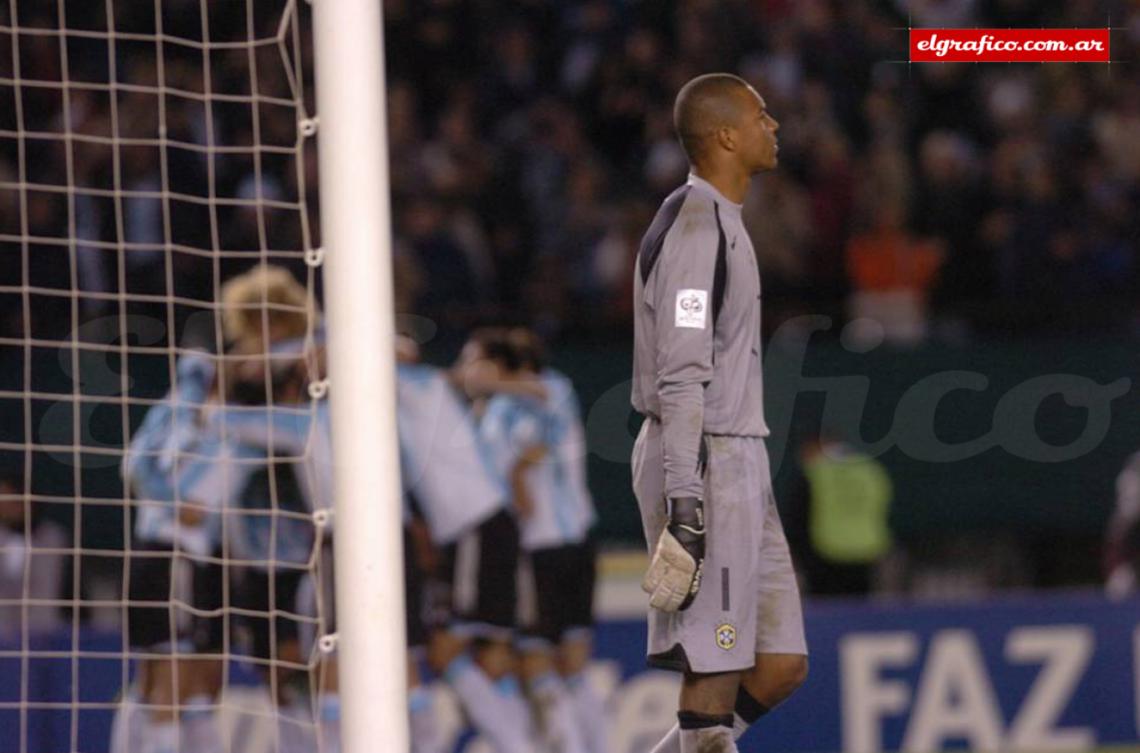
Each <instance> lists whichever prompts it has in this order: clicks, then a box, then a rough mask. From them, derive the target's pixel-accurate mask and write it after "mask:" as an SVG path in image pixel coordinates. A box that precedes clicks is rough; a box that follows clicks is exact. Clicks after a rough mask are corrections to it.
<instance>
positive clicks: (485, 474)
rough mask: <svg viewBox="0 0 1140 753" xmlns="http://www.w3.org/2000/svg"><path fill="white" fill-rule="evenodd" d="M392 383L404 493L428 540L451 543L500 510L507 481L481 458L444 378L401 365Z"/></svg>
mask: <svg viewBox="0 0 1140 753" xmlns="http://www.w3.org/2000/svg"><path fill="white" fill-rule="evenodd" d="M396 377H397V379H396V398H397V403H396V405H397V426H398V429H399V436H400V459H401V467H402V473H403V484H404V490H405V492H407V493H410V494H412V495H413V496H414V497H415V498H416V501H417V502H418V503H419V506H420V509H421V510H422V512H423V514H424V518H425V520H426V521H427V524H428V528H429V529H430V530H431V535H432V539H433V540H434V541H435V542H436V543H437V544H446V543H451V542H453V541H455V540H456V539H457V538H459V536H460V535H461V534H463V533H464V532H466V531H467V530H469V529H471V528H472V527H474V526H476V525H478V524H479V523H482V522H483V521H484V520H487V519H488V518H490V517H491V516H492V515H494V514H495V513H497V512H498V511H500V510H502V509H504V508H505V506H506V503H507V489H506V479H505V477H503V476H502V475H501V474H500V473H498V472H497V469H496V467H495V466H494V464H493V463H492V462H491V459H490V458H489V457H488V456H487V455H486V453H485V452H484V446H483V444H482V443H481V442H480V441H479V436H478V426H477V424H476V422H475V420H474V417H473V416H472V415H471V411H470V410H469V408H468V406H467V402H466V401H465V400H464V399H463V397H462V396H461V395H460V394H459V392H458V391H457V390H456V389H455V388H454V387H453V386H452V384H451V382H450V381H449V380H448V378H447V375H446V373H444V372H443V371H441V370H440V369H437V368H434V367H431V366H422V365H409V364H400V365H399V366H398V367H397V370H396Z"/></svg>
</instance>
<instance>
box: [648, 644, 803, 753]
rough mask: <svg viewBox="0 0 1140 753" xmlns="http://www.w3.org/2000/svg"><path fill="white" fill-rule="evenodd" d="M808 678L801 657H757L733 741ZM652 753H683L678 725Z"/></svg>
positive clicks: (736, 710)
mask: <svg viewBox="0 0 1140 753" xmlns="http://www.w3.org/2000/svg"><path fill="white" fill-rule="evenodd" d="M806 678H807V657H806V656H803V655H801V654H756V666H755V667H753V668H752V669H751V670H749V671H748V672H746V673H745V674H744V676H743V677H742V678H741V682H740V689H739V690H738V691H737V694H736V702H735V704H734V705H733V715H732V716H733V723H732V731H733V737H734V738H735V739H737V740H739V739H740V738H741V737H742V736H743V735H744V733H745V732H747V731H748V729H749V728H750V727H751V726H752V725H753V724H755V723H756V722H758V721H759V720H760V719H761V717H763V716H764V715H765V714H767V713H768V712H769V711H771V710H772V709H774V708H776V706H778V705H779V704H780V703H782V702H783V701H784V700H786V699H787V698H788V697H789V696H791V695H792V694H793V693H794V692H796V689H797V688H799V687H800V685H802V684H803V682H804V680H805V679H806ZM652 753H681V728H680V726H679V725H674V726H673V728H672V729H671V730H669V732H668V733H666V735H665V737H664V738H663V739H662V740H661V742H659V743H657V747H655V748H654V749H653V751H652Z"/></svg>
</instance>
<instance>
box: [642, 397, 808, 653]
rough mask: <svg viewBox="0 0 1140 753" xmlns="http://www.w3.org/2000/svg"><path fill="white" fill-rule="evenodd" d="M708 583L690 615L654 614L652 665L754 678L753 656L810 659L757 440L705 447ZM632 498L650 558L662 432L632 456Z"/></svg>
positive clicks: (652, 431) (657, 516)
mask: <svg viewBox="0 0 1140 753" xmlns="http://www.w3.org/2000/svg"><path fill="white" fill-rule="evenodd" d="M704 441H705V443H706V447H707V449H708V464H707V466H706V470H705V476H704V482H705V501H704V511H705V527H706V530H707V531H708V533H707V535H706V539H705V562H704V575H703V579H702V581H701V590H700V591H699V592H698V594H697V597H696V599H695V600H694V601H693V604H692V605H691V606H690V607H689V608H688V609H686V610H685V611H683V612H671V613H670V612H662V611H660V610H657V609H652V608H651V609H650V610H649V647H648V654H649V664H650V665H651V666H654V667H659V668H661V669H671V670H675V671H688V672H695V673H709V672H731V671H736V670H746V669H750V668H751V667H752V666H753V665H754V664H755V661H756V659H755V655H756V654H758V653H760V654H804V655H806V654H807V642H806V640H805V638H804V621H803V609H802V607H801V605H800V592H799V587H798V585H797V584H796V574H795V570H794V569H793V567H792V558H791V554H790V553H789V551H788V542H787V539H785V537H784V528H783V526H782V525H781V523H780V516H779V513H778V512H777V510H776V502H775V498H774V497H773V495H772V479H771V472H770V470H769V466H768V452H767V450H766V449H765V447H764V440H763V439H761V438H759V437H727V436H712V435H706V436H705V437H704ZM633 488H634V494H635V495H636V496H637V503H638V507H639V508H640V509H641V521H642V525H643V526H644V528H645V538H646V541H647V542H648V545H649V549H650V553H651V554H652V550H653V548H654V547H655V546H656V544H657V539H658V537H659V536H660V535H661V531H662V529H663V528H664V527H665V524H666V513H665V500H664V489H665V470H664V466H663V464H662V456H661V424H660V423H658V422H657V421H654V420H651V419H647V420H646V421H645V423H644V424H642V427H641V432H640V433H639V434H638V437H637V443H636V444H635V445H634V450H633Z"/></svg>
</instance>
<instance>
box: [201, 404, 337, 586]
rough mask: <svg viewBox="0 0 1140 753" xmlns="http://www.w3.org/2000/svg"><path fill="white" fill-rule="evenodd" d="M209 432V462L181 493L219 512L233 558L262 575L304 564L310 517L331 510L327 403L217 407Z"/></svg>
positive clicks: (310, 544)
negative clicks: (279, 566) (273, 566)
mask: <svg viewBox="0 0 1140 753" xmlns="http://www.w3.org/2000/svg"><path fill="white" fill-rule="evenodd" d="M209 433H210V436H211V437H212V443H211V444H209V445H208V446H209V447H210V448H211V449H213V450H214V455H213V456H212V457H204V458H203V459H202V463H201V466H202V467H200V468H199V467H195V468H193V469H192V470H193V471H194V472H195V473H196V480H195V483H194V484H193V485H189V484H187V485H186V486H187V487H188V489H187V493H188V494H194V495H196V496H200V497H204V498H210V499H213V500H216V504H217V505H218V506H219V507H221V508H223V509H224V510H225V512H226V532H227V535H228V536H229V537H230V541H231V546H232V549H231V557H233V558H234V559H239V560H244V561H246V562H248V563H250V564H253V565H254V566H255V567H260V568H266V567H268V565H269V563H271V562H277V563H281V562H285V563H291V564H302V563H305V562H307V561H308V559H309V557H310V556H311V554H312V551H313V543H314V536H315V529H314V526H313V521H312V513H313V512H314V511H315V510H318V509H322V508H325V507H328V506H330V505H331V503H332V462H331V450H330V446H329V425H328V411H327V407H326V404H325V402H324V401H314V402H313V403H311V404H300V405H274V406H272V407H268V406H235V405H226V406H219V407H218V409H217V410H216V411H213V412H212V415H211V416H210V420H209Z"/></svg>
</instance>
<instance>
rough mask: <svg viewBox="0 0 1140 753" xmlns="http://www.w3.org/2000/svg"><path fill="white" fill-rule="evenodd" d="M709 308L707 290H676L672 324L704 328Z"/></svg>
mask: <svg viewBox="0 0 1140 753" xmlns="http://www.w3.org/2000/svg"><path fill="white" fill-rule="evenodd" d="M708 309H709V291H707V290H689V289H686V290H678V291H677V311H676V314H675V315H674V317H673V324H674V325H676V326H678V327H691V328H692V329H704V328H705V321H706V319H707V315H708Z"/></svg>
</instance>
